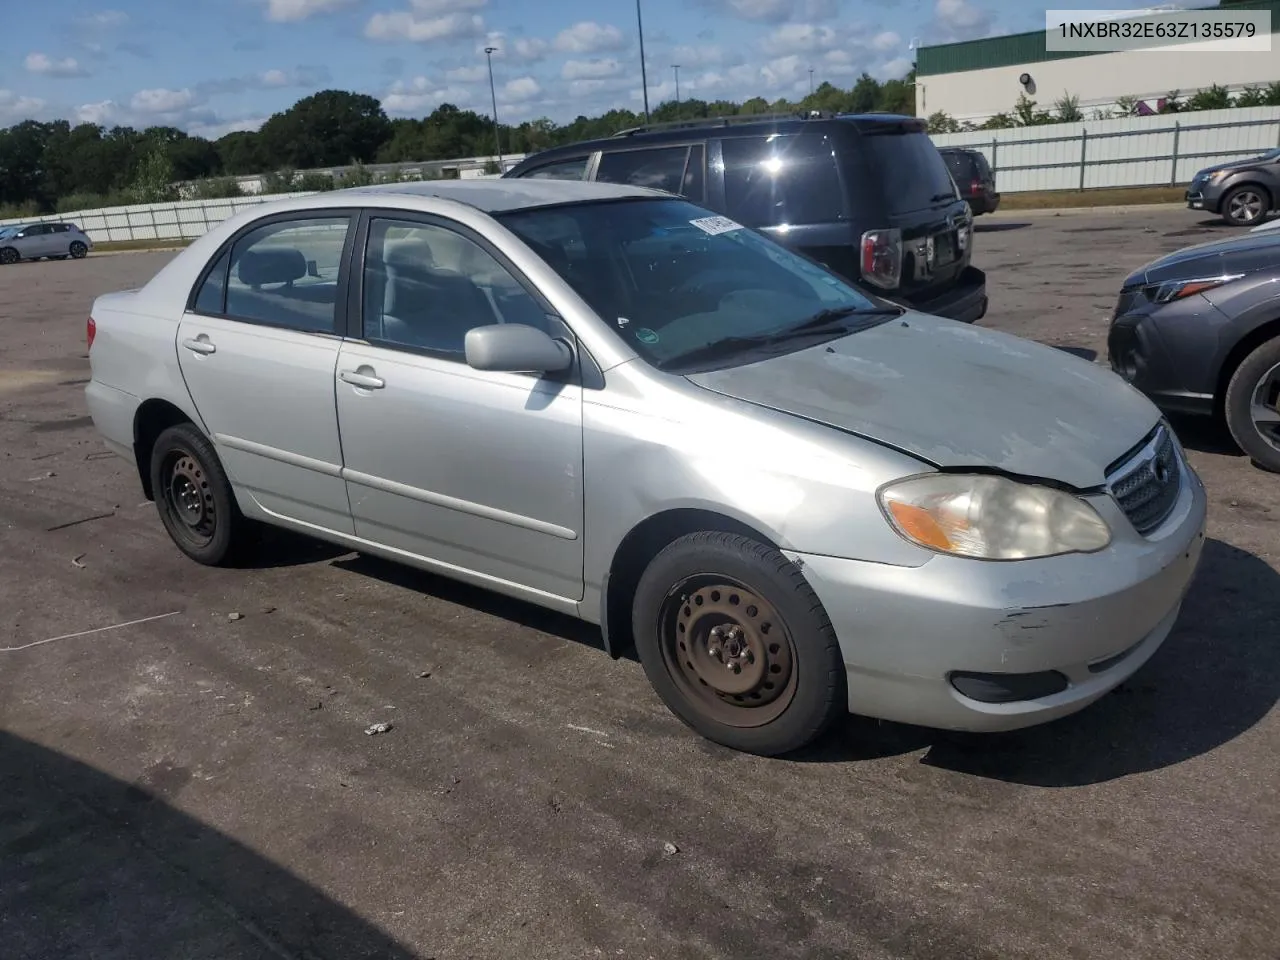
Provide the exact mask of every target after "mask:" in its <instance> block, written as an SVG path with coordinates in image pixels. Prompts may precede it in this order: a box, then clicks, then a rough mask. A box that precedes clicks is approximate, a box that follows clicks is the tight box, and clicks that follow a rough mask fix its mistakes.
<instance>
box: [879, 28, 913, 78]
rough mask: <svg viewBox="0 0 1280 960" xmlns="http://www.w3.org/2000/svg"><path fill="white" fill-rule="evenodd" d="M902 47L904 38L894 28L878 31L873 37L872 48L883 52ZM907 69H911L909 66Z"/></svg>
mask: <svg viewBox="0 0 1280 960" xmlns="http://www.w3.org/2000/svg"><path fill="white" fill-rule="evenodd" d="M901 47H902V38H901V37H900V36H898V35H897V34H896V33H894V32H893V31H892V30H886V31H884V32H883V33H877V34H876V35H875V36H874V37H872V38H871V49H872V50H879V51H881V52H882V53H883V52H887V51H889V50H898V49H900V48H901ZM907 69H910V67H908V68H907Z"/></svg>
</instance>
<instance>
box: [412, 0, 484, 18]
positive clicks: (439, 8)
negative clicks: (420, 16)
mask: <svg viewBox="0 0 1280 960" xmlns="http://www.w3.org/2000/svg"><path fill="white" fill-rule="evenodd" d="M488 2H489V0H409V3H410V5H411V6H412V7H413V9H415V10H417V11H418V12H419V13H425V14H427V15H429V16H439V15H440V14H442V13H458V12H459V11H461V10H479V9H480V8H482V7H484V6H486V5H487V4H488Z"/></svg>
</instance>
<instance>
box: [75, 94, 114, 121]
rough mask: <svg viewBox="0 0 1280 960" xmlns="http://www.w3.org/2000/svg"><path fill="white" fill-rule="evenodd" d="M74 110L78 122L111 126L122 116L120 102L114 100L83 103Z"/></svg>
mask: <svg viewBox="0 0 1280 960" xmlns="http://www.w3.org/2000/svg"><path fill="white" fill-rule="evenodd" d="M72 112H73V114H74V118H75V119H76V120H77V121H78V122H80V123H96V124H98V125H99V126H109V125H111V124H113V123H116V122H118V121H119V119H120V116H121V110H120V104H118V103H116V102H115V101H114V100H99V101H98V102H97V103H85V104H81V105H80V106H78V107H76V108H75V110H74V111H72Z"/></svg>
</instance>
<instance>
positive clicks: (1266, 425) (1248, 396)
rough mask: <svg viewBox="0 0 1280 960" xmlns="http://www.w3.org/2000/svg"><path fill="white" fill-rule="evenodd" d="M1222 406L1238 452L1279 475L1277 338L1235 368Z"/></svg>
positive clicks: (1279, 357) (1279, 356)
mask: <svg viewBox="0 0 1280 960" xmlns="http://www.w3.org/2000/svg"><path fill="white" fill-rule="evenodd" d="M1223 406H1224V408H1225V413H1226V417H1227V427H1228V429H1230V430H1231V436H1232V437H1233V438H1234V439H1235V441H1236V443H1237V444H1238V445H1239V446H1240V449H1241V450H1243V451H1244V452H1245V453H1247V454H1248V455H1249V457H1250V458H1251V459H1252V460H1253V462H1254V463H1256V464H1257V465H1258V466H1260V467H1262V468H1263V469H1264V470H1270V471H1272V472H1274V473H1280V338H1278V339H1275V340H1268V341H1267V342H1266V343H1264V344H1262V345H1261V346H1259V347H1257V348H1256V349H1255V350H1254V351H1253V352H1252V353H1250V354H1249V355H1248V356H1247V357H1245V358H1244V360H1243V361H1242V362H1241V364H1240V366H1238V367H1236V371H1235V373H1233V374H1232V375H1231V382H1230V383H1228V384H1227V395H1226V398H1225V400H1224V403H1223Z"/></svg>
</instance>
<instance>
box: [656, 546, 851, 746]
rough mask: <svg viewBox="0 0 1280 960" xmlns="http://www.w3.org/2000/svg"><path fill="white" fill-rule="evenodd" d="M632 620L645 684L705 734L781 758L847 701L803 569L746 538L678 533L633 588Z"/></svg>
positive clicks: (838, 662) (832, 644)
mask: <svg viewBox="0 0 1280 960" xmlns="http://www.w3.org/2000/svg"><path fill="white" fill-rule="evenodd" d="M632 628H633V631H634V634H635V639H636V647H637V650H638V652H639V654H640V661H641V663H642V664H643V665H644V670H645V673H646V675H647V676H648V678H649V682H650V683H651V684H652V685H653V687H654V689H655V690H656V691H657V693H658V696H659V697H661V698H662V700H663V702H664V703H665V704H666V705H667V707H668V709H670V710H671V712H672V713H674V714H675V715H676V716H677V717H679V718H680V719H681V720H683V721H684V722H685V723H686V724H688V725H689V726H690V727H692V728H693V729H694V730H696V731H697V732H698V733H700V734H701V735H702V736H704V737H706V738H707V739H709V740H713V741H715V742H717V743H720V744H723V745H725V746H727V747H731V748H733V749H735V750H742V751H745V752H747V753H755V754H760V755H762V756H777V755H780V754H785V753H790V752H792V751H795V750H798V749H800V748H801V747H804V746H806V745H808V744H810V743H812V742H813V741H814V740H816V739H817V738H818V737H820V736H821V735H822V734H823V733H824V732H825V731H826V730H827V729H828V728H830V726H831V725H832V724H833V723H834V722H835V721H836V720H837V719H838V718H839V717H840V716H842V715H843V714H844V713H845V712H846V711H847V709H848V702H847V696H846V693H845V673H844V664H843V660H842V657H841V655H840V648H839V644H838V643H837V642H836V635H835V630H834V629H833V628H832V626H831V621H830V620H829V619H828V618H827V615H826V612H825V611H824V610H823V608H822V604H821V602H820V601H819V600H818V597H817V595H816V594H815V593H814V592H813V589H812V588H811V587H810V586H809V583H808V581H807V580H805V578H804V575H803V574H802V573H801V572H800V569H799V568H798V567H796V566H795V564H793V563H792V562H791V561H790V560H788V559H787V558H786V557H784V556H783V555H782V554H781V553H780V552H778V551H777V550H776V549H774V548H773V547H770V546H767V545H765V544H762V543H759V542H758V541H755V540H752V539H750V538H749V537H744V536H739V535H737V534H730V533H718V532H704V533H694V534H689V535H687V536H684V537H681V538H680V539H679V540H676V541H675V542H674V543H672V544H671V545H670V546H668V547H666V549H664V550H663V551H662V552H661V553H659V554H658V556H657V557H655V558H654V560H653V561H652V562H651V563H650V564H649V567H648V568H647V569H646V570H645V572H644V574H643V575H642V576H641V578H640V583H639V585H638V586H637V588H636V595H635V601H634V606H633V610H632Z"/></svg>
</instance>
